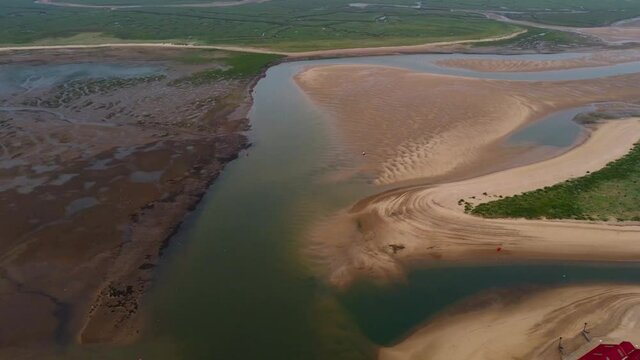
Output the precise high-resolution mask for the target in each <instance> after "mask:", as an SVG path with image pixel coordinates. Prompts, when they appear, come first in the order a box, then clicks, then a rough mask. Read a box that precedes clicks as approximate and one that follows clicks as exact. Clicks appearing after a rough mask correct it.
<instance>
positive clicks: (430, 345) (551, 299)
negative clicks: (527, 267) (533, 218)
mask: <svg viewBox="0 0 640 360" xmlns="http://www.w3.org/2000/svg"><path fill="white" fill-rule="evenodd" d="M585 322H587V323H588V325H587V330H588V331H589V335H590V337H591V338H592V341H591V343H589V342H587V341H586V340H585V338H584V337H583V335H582V334H581V331H582V329H583V326H584V323H585ZM639 334H640V287H638V286H632V285H588V286H587V285H581V286H570V287H566V288H561V289H550V290H544V291H531V290H529V289H525V290H521V291H517V292H507V291H502V292H497V293H493V294H486V295H484V296H480V297H477V298H475V299H473V300H471V301H466V302H465V303H464V304H460V305H458V306H456V307H454V308H453V309H450V310H449V311H448V312H445V313H443V314H441V315H439V316H438V317H436V318H435V319H433V320H432V321H430V322H429V323H428V324H427V325H426V326H425V327H424V328H422V329H420V330H418V331H416V332H415V333H414V334H412V335H410V336H409V337H408V338H407V339H406V340H404V341H401V342H400V343H399V344H397V345H395V346H392V347H389V348H383V349H381V350H380V353H379V359H381V360H410V359H429V360H449V359H473V360H490V359H498V358H499V359H523V360H529V359H531V360H533V359H561V358H562V357H561V356H560V353H559V351H558V339H559V338H560V337H563V341H562V345H563V347H564V348H565V354H566V355H567V356H566V357H564V359H567V360H575V359H577V358H579V357H580V356H582V355H584V354H585V353H586V352H588V351H589V350H591V349H592V348H593V347H595V346H596V345H597V344H598V343H599V342H600V341H602V342H612V343H619V342H621V341H624V340H628V341H631V342H634V343H636V344H637V343H639V342H640V335H639Z"/></svg>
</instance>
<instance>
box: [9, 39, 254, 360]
mask: <svg viewBox="0 0 640 360" xmlns="http://www.w3.org/2000/svg"><path fill="white" fill-rule="evenodd" d="M190 51H193V50H177V49H154V50H149V49H135V48H126V49H85V50H77V49H76V50H73V51H69V50H49V51H31V52H28V51H20V52H8V53H4V54H2V55H1V56H0V66H2V65H7V64H11V65H17V64H19V65H38V64H47V65H52V64H73V63H86V62H91V61H94V62H95V61H96V59H100V60H99V62H101V63H117V64H126V65H145V66H147V65H149V64H152V65H158V66H162V67H164V69H165V75H162V76H158V77H152V78H148V79H143V80H140V81H129V82H124V83H122V82H115V83H113V82H111V83H102V82H98V85H97V86H98V87H97V88H96V87H95V86H94V85H95V83H93V85H91V86H94V87H91V86H90V84H89V85H88V84H87V83H83V82H82V81H75V82H74V81H70V82H66V83H64V84H63V85H64V86H60V85H52V86H49V87H46V86H45V87H40V88H35V89H31V90H25V91H17V92H14V93H12V94H10V96H8V97H3V98H2V99H1V100H0V107H2V108H3V109H4V110H3V111H0V145H1V146H0V150H1V152H0V165H1V166H0V201H1V202H2V203H3V204H4V206H3V207H1V208H0V222H1V224H2V228H3V232H2V236H1V237H0V254H2V255H1V256H0V317H2V318H3V319H10V320H11V321H2V322H0V357H4V356H12V354H14V353H17V352H21V351H22V350H24V349H30V351H32V350H33V349H36V348H43V349H46V348H48V347H50V346H52V345H65V344H68V343H70V342H79V343H98V342H117V343H126V342H130V341H133V340H134V339H135V338H136V336H137V335H138V334H139V333H140V331H141V329H142V323H143V320H144V316H143V315H142V313H143V311H141V309H142V305H141V300H142V297H143V295H144V293H145V292H146V291H147V290H148V289H149V287H150V285H151V282H152V279H153V270H154V267H155V266H156V265H157V264H158V261H159V258H160V256H161V254H162V250H163V248H164V247H166V246H167V245H168V241H169V239H170V237H171V235H172V234H173V233H174V232H175V231H176V229H177V228H178V227H179V226H180V224H181V222H182V221H183V219H184V217H185V215H186V214H187V213H188V212H189V211H191V210H192V209H194V207H195V206H196V204H197V203H198V202H199V200H200V199H201V197H202V196H203V194H204V193H205V191H206V190H207V188H208V186H209V185H210V184H211V182H212V181H214V180H215V178H216V177H217V176H218V175H219V174H220V172H221V171H222V170H223V168H224V165H225V164H226V163H228V162H229V161H231V160H233V159H234V158H236V157H237V156H238V153H239V152H240V151H241V150H242V149H244V148H246V147H247V146H248V142H247V138H246V137H245V136H244V135H243V132H244V131H245V130H247V129H248V120H247V118H246V115H247V112H248V110H249V108H250V104H251V95H250V93H251V90H252V88H253V85H254V84H255V82H256V79H249V78H247V79H238V80H219V81H215V82H211V83H208V84H204V85H198V86H194V85H189V84H186V85H185V84H182V85H179V86H175V85H172V83H171V82H172V80H175V79H178V78H181V77H184V76H186V75H189V74H191V73H193V72H196V71H200V70H202V69H203V68H211V67H212V66H216V65H215V62H214V63H211V64H206V65H193V64H188V63H185V62H183V61H182V60H181V59H183V58H184V57H185V56H188V55H190V54H189V52H190ZM217 55H218V56H220V57H224V56H226V55H225V53H224V52H220V53H219V54H217ZM114 84H115V85H114Z"/></svg>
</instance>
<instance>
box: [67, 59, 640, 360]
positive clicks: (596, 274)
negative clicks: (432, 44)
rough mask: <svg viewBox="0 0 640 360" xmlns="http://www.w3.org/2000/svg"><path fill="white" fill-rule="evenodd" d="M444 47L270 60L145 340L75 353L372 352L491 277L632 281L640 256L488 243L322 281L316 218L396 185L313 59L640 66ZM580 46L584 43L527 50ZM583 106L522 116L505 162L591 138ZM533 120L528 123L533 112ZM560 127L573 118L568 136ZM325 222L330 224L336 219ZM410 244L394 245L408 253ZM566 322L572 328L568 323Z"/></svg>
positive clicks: (189, 229) (495, 281) (155, 301)
mask: <svg viewBox="0 0 640 360" xmlns="http://www.w3.org/2000/svg"><path fill="white" fill-rule="evenodd" d="M447 56H449V55H420V56H418V55H416V56H393V57H378V58H359V59H339V60H322V61H309V62H292V63H284V64H280V65H277V66H275V67H273V68H271V69H269V71H268V72H267V74H266V77H265V78H264V79H262V80H261V81H260V82H259V83H258V85H257V86H256V88H255V92H254V104H253V107H252V110H251V113H250V116H249V117H250V120H251V123H252V130H251V131H250V132H249V141H250V142H251V143H252V147H251V148H250V149H249V150H248V151H246V152H244V153H242V154H241V156H240V158H239V159H238V160H237V161H235V162H233V163H231V164H230V165H229V166H228V167H227V168H226V170H225V172H224V173H223V174H222V175H221V176H220V177H219V178H218V180H217V181H216V183H214V185H213V186H212V188H211V189H210V191H209V193H208V194H207V195H206V197H205V199H204V201H203V202H202V203H201V204H200V206H199V207H198V209H197V210H196V211H195V212H194V213H193V214H192V215H191V216H190V218H189V219H188V221H187V222H186V223H185V224H184V226H183V227H182V230H180V232H179V233H178V234H177V235H176V236H175V237H174V239H173V240H172V244H173V245H172V247H171V248H170V251H169V253H168V256H166V257H165V259H164V261H163V263H162V265H161V266H160V268H159V271H158V273H157V276H158V281H157V283H156V286H155V288H154V289H153V291H152V292H151V293H150V294H149V296H148V298H147V300H148V308H149V311H150V316H149V318H148V319H149V323H148V324H147V325H146V326H145V332H144V334H143V336H142V338H141V340H140V341H139V342H138V343H136V344H134V345H130V346H124V347H116V348H114V347H109V348H104V347H101V346H95V347H88V348H87V347H83V348H72V349H70V350H69V351H70V353H71V354H74V355H75V354H77V355H78V357H82V355H83V354H87V352H90V353H91V354H102V356H103V357H104V358H122V356H137V357H141V358H157V359H175V358H208V357H214V358H218V357H219V358H229V359H253V358H260V359H289V358H291V359H295V358H305V359H313V358H319V359H325V358H332V359H367V358H374V357H376V351H377V350H376V348H377V347H378V346H388V345H391V344H394V343H396V342H398V341H400V340H401V339H402V338H404V337H405V336H407V335H409V334H410V333H412V332H413V331H414V330H415V329H416V327H418V326H420V325H421V324H423V323H424V322H425V321H427V320H429V319H430V318H432V317H434V316H437V314H438V313H440V312H441V311H443V310H445V309H447V308H449V307H450V306H451V305H453V304H461V306H462V308H453V309H452V310H451V311H453V312H454V313H456V312H460V313H464V310H460V309H464V308H465V304H466V302H465V299H467V298H469V297H472V300H473V298H474V297H475V296H483V295H482V294H491V291H492V290H493V289H503V292H502V293H500V294H502V295H500V297H501V298H504V299H508V298H510V296H511V295H513V296H514V297H515V299H517V298H518V294H519V293H521V291H522V288H523V287H525V288H526V289H533V290H536V291H537V290H539V289H540V288H541V287H543V288H544V287H548V286H557V285H571V284H583V283H593V282H597V283H601V282H605V283H633V282H634V281H635V279H636V278H637V274H638V268H637V265H636V264H634V263H631V262H628V263H624V264H619V263H618V264H616V263H610V264H602V263H599V264H591V263H578V262H575V263H567V262H566V261H563V262H562V264H561V265H559V264H557V263H556V262H555V261H553V260H550V261H530V262H527V263H524V264H522V263H520V264H516V263H513V262H511V261H509V260H508V259H505V260H502V259H501V258H496V257H495V256H493V254H492V255H490V256H489V257H491V259H490V260H491V261H490V263H487V262H483V261H480V262H481V264H469V263H467V264H466V265H464V266H462V265H461V264H456V263H455V262H452V263H447V262H445V261H443V262H442V263H441V264H440V265H442V266H436V267H433V266H431V265H430V264H425V263H423V262H421V261H419V259H414V260H415V261H413V260H412V261H408V262H407V263H405V264H403V267H404V266H406V269H405V270H406V273H405V274H404V276H403V277H402V278H401V279H400V281H398V282H394V283H391V284H386V285H380V284H378V283H376V282H370V281H369V280H367V279H364V280H357V281H355V282H354V283H353V284H352V286H351V287H348V288H344V289H336V288H335V287H333V286H331V285H330V284H329V283H327V281H326V278H325V277H324V276H323V275H324V274H323V272H322V269H323V267H322V266H323V264H322V263H321V261H320V262H315V261H314V260H317V258H316V256H315V255H317V253H315V252H314V251H312V250H313V249H311V251H310V249H309V247H308V235H309V229H310V228H313V227H314V225H315V224H317V223H318V222H322V221H324V220H326V219H328V218H331V216H332V215H333V214H335V213H336V212H340V211H341V209H344V208H349V207H351V206H352V205H353V204H354V203H357V202H358V201H359V200H361V199H363V198H366V197H368V196H372V195H375V194H379V193H382V192H383V191H393V190H394V188H395V185H394V184H393V183H387V184H383V183H379V182H376V178H377V175H378V173H377V172H376V171H375V168H374V167H372V166H370V165H368V164H367V162H368V161H370V160H369V159H370V157H373V156H375V154H374V152H375V150H372V149H370V148H363V147H362V146H356V147H354V146H353V142H352V141H350V140H349V135H348V133H345V132H344V131H343V130H342V129H341V125H340V124H338V123H337V122H336V120H335V118H333V114H332V113H331V112H330V111H329V112H327V111H325V110H323V109H322V107H319V106H317V103H316V102H314V101H315V100H314V99H313V96H308V95H307V94H304V93H303V92H302V91H301V89H300V88H299V87H298V86H297V85H296V83H295V82H294V77H295V76H296V75H298V74H300V73H301V72H302V71H304V70H306V69H309V68H310V67H313V66H318V65H342V64H351V65H353V64H360V65H367V64H373V65H385V66H392V67H396V68H404V69H409V70H412V71H417V72H425V73H427V72H428V73H430V72H431V70H433V71H434V72H437V73H439V74H441V75H446V76H451V75H454V76H470V77H474V76H475V77H478V78H484V79H487V78H488V79H492V80H507V81H551V80H563V81H579V80H586V81H589V80H591V79H595V78H598V79H602V81H609V80H607V79H604V78H606V77H608V76H615V75H623V74H633V73H636V72H638V70H639V66H640V65H638V63H636V62H631V63H624V64H616V65H611V66H600V67H595V68H590V69H588V70H585V69H568V70H563V71H542V72H535V73H532V72H527V73H519V72H512V73H499V74H498V73H488V72H470V71H468V70H461V69H446V68H444V67H439V66H437V65H435V64H434V63H433V62H434V61H435V60H436V59H442V58H447ZM572 56H573V57H576V56H579V55H575V54H568V55H544V56H542V55H536V56H523V57H522V58H534V59H541V60H544V59H556V58H563V57H566V58H570V57H572ZM450 57H454V58H455V57H461V55H451V56H450ZM493 58H507V57H495V56H494V57H493ZM514 58H516V57H508V59H514ZM572 106H573V105H572ZM579 110H582V109H579ZM586 110H587V111H588V110H589V109H586ZM575 113H576V111H568V112H567V113H565V114H564V116H562V115H563V113H560V114H559V115H558V114H555V116H556V117H555V119H557V120H558V122H559V123H561V124H560V125H558V126H557V127H554V126H553V125H555V124H551V125H546V126H551V127H547V128H545V131H541V130H540V129H539V128H538V129H535V128H534V129H533V130H531V129H530V128H528V127H527V126H524V125H523V126H518V127H516V128H515V129H514V130H512V131H510V132H509V133H508V136H506V137H504V138H503V139H502V140H503V142H504V143H502V144H501V145H500V146H503V147H505V148H507V149H511V150H513V148H514V147H517V146H525V147H526V149H528V150H532V149H533V150H535V149H538V150H539V148H542V149H544V151H540V152H538V153H536V154H537V155H536V156H535V157H534V158H527V157H526V156H525V153H528V150H527V152H518V151H512V152H509V151H510V150H506V151H507V152H506V153H505V154H510V156H511V157H512V159H511V160H513V161H508V162H504V163H503V164H502V167H503V168H509V167H512V166H516V165H522V164H532V163H535V162H538V161H540V160H543V159H548V158H550V157H554V156H557V155H560V154H564V153H567V154H569V153H570V150H571V149H573V146H576V145H578V144H580V143H581V142H583V141H585V139H584V131H587V130H581V131H576V129H575V128H573V127H571V126H567V123H566V122H567V121H570V120H571V118H573V116H574V115H575ZM553 116H554V114H552V113H550V114H549V117H550V118H552V119H553V118H554V117H553ZM535 120H537V119H532V120H531V122H529V124H532V123H533V124H534V125H531V126H535ZM550 121H551V122H553V121H552V120H550ZM620 124H622V123H620ZM623 125H624V124H623ZM623 125H615V126H614V127H613V128H611V129H615V128H618V129H619V130H624V128H619V126H623ZM624 126H632V125H624ZM629 129H631V128H629ZM559 131H562V132H565V131H566V134H565V136H564V137H562V139H560V140H558V137H557V135H558V134H557V133H558V132H559ZM605 132H606V131H605ZM545 133H548V134H549V137H546V136H545ZM596 133H597V130H596ZM538 145H540V146H538ZM362 151H365V153H366V155H365V156H362V155H361V152H362ZM536 151H537V150H536ZM568 151H569V152H568ZM385 154H386V153H382V154H381V155H380V156H384V155H385ZM386 155H388V154H386ZM482 172H483V170H482V169H479V168H471V169H470V170H469V172H467V173H465V174H463V173H460V174H458V175H457V176H458V177H459V178H460V179H464V178H465V177H469V176H475V175H477V174H481V173H482ZM416 181H419V179H417V180H416ZM433 181H434V182H437V180H433ZM365 225H366V224H365ZM320 235H321V236H322V234H320ZM325 235H326V237H327V238H329V237H331V236H332V233H331V232H327V233H325ZM403 251H405V249H398V253H399V254H402V253H403ZM491 251H493V252H495V247H493V246H492V247H491ZM392 252H393V251H391V250H389V253H392ZM481 260H482V259H481ZM491 263H497V265H495V264H491ZM533 290H531V291H533ZM508 294H511V295H508ZM514 301H515V300H514ZM444 314H445V315H444V316H446V314H447V313H444ZM569 335H573V334H567V335H565V336H569ZM549 336H550V337H551V336H552V335H549ZM553 336H554V338H555V334H554V335H553ZM560 336H562V335H560Z"/></svg>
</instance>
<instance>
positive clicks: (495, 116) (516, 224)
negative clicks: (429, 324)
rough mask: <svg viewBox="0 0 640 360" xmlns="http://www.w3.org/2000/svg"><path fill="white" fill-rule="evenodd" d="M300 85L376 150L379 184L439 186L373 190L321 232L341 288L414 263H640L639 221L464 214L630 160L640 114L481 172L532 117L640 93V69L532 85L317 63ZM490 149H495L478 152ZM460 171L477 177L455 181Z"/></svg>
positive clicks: (316, 248) (349, 137)
mask: <svg viewBox="0 0 640 360" xmlns="http://www.w3.org/2000/svg"><path fill="white" fill-rule="evenodd" d="M297 81H298V84H299V85H300V86H301V87H302V88H303V89H304V90H305V91H306V92H307V93H308V94H309V96H310V97H311V99H313V100H314V101H315V102H316V103H317V104H319V106H320V107H321V108H322V109H325V110H326V111H327V112H328V113H329V114H330V115H331V117H332V118H333V119H334V120H335V126H336V128H337V129H338V133H339V134H342V136H344V139H345V142H347V143H348V144H350V145H351V146H353V151H366V153H367V155H366V157H365V159H363V162H364V163H365V165H364V169H365V171H367V170H368V171H376V172H377V174H378V176H377V179H378V182H379V183H380V184H388V185H389V184H398V183H399V182H403V181H407V180H413V181H414V182H416V183H423V184H424V183H426V184H429V183H433V182H434V181H432V180H433V178H436V179H437V180H438V182H439V183H440V184H439V185H415V186H408V187H400V188H396V189H395V190H389V191H388V192H385V193H382V194H379V195H376V196H372V197H371V198H368V199H365V200H362V201H360V202H359V203H357V204H355V205H354V206H353V207H352V208H350V209H347V210H345V211H344V212H343V213H340V214H337V215H335V216H334V217H332V218H329V219H327V220H326V221H323V222H322V223H320V224H319V225H318V226H317V228H314V229H312V231H311V235H310V237H311V239H312V240H311V242H312V245H311V246H310V252H311V254H312V256H313V257H314V259H315V260H316V261H317V262H318V268H319V271H320V272H323V274H324V276H325V277H326V278H327V279H328V280H329V281H330V282H332V283H333V284H335V285H338V286H347V285H348V284H349V283H350V282H351V281H353V279H354V278H357V277H359V276H367V277H372V278H374V279H382V280H384V279H389V278H394V279H397V278H398V277H402V274H403V271H404V270H403V269H404V267H405V266H406V265H407V264H411V263H413V262H419V263H421V264H425V263H427V264H432V265H437V264H445V263H446V262H447V261H465V262H483V261H498V262H499V261H515V260H533V259H535V260H550V259H555V260H558V259H562V260H569V259H571V260H632V259H635V258H637V256H638V254H640V245H639V244H638V242H637V239H638V236H640V235H639V234H640V226H637V225H625V226H622V225H619V224H615V223H611V224H609V223H601V224H596V223H586V222H568V221H557V222H556V221H554V222H551V221H524V220H487V219H481V218H477V217H473V216H470V215H467V214H465V213H464V207H463V205H461V204H460V203H459V201H460V200H461V199H462V200H464V201H468V202H471V203H473V204H477V203H480V202H484V201H490V200H492V199H495V198H497V197H499V196H508V195H513V194H518V193H521V192H523V191H528V190H534V189H537V188H540V187H543V186H547V185H552V184H555V183H558V182H561V181H564V180H566V179H568V178H571V177H576V176H581V175H583V174H585V173H586V172H587V171H595V170H597V169H599V168H601V167H603V166H604V165H605V164H606V163H607V162H609V161H612V160H615V159H617V158H619V157H621V156H622V155H624V154H625V153H626V152H628V150H629V149H630V148H631V147H632V145H633V144H634V143H635V142H636V141H638V140H639V138H640V122H638V120H637V119H627V120H615V121H611V122H607V123H602V124H599V125H598V126H594V127H592V130H591V131H592V132H591V134H590V136H589V137H588V139H587V140H586V141H585V142H584V143H583V144H582V145H581V146H578V147H575V148H574V149H572V150H571V151H569V152H567V153H564V154H563V155H560V156H558V157H555V158H552V159H549V160H545V161H542V162H538V163H533V164H530V165H526V166H522V167H516V168H511V169H507V170H502V171H498V172H493V173H491V174H488V175H483V176H479V177H478V174H479V173H481V172H482V171H483V170H484V169H485V166H486V165H485V164H486V162H487V161H488V162H489V163H491V162H495V161H496V160H495V159H498V155H499V154H500V153H499V152H498V153H491V150H492V149H495V148H494V147H492V146H495V144H496V143H500V142H501V141H502V140H503V139H504V138H505V136H507V135H508V134H510V133H512V132H513V131H514V130H516V129H518V128H520V127H521V126H522V125H523V124H526V123H528V122H531V121H534V120H536V119H539V118H541V117H543V116H544V115H545V114H548V113H549V112H550V111H556V110H559V109H562V108H567V107H573V106H578V105H582V104H587V103H592V102H596V101H607V100H624V99H627V100H634V99H635V98H636V96H637V86H636V85H635V84H637V81H638V75H631V76H624V77H611V78H601V79H594V80H581V81H558V82H527V81H497V80H483V79H469V78H460V77H452V76H442V75H432V74H419V73H412V72H410V71H405V70H399V69H393V68H381V67H372V66H330V67H318V68H312V69H310V70H307V71H306V72H304V73H302V74H301V75H299V76H298V77H297ZM416 104H418V105H416ZM487 152H489V154H491V155H493V156H484V157H483V156H480V155H478V154H483V153H484V154H485V155H486V154H487ZM507 167H509V166H507ZM450 174H458V177H461V175H460V174H464V176H462V177H463V178H467V179H468V180H462V181H455V182H451V178H449V179H447V177H448V176H450ZM418 180H419V181H418ZM485 193H486V195H485ZM603 238H607V239H608V240H607V243H606V246H603V245H604V244H603V243H602V241H601V240H602V239H603ZM497 248H500V249H501V251H500V252H497V251H496V249H497Z"/></svg>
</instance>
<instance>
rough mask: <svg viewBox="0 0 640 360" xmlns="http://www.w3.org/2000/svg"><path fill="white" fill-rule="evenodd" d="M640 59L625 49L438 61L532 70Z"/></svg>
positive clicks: (502, 69)
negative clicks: (532, 57)
mask: <svg viewBox="0 0 640 360" xmlns="http://www.w3.org/2000/svg"><path fill="white" fill-rule="evenodd" d="M638 60H640V51H638V50H623V51H606V52H597V53H593V54H589V55H585V56H580V57H576V58H573V59H562V60H525V59H519V60H504V59H480V58H475V59H474V58H470V57H465V58H459V59H447V60H440V61H437V62H436V63H437V64H438V65H440V66H447V67H454V68H462V69H469V70H475V71H485V72H531V71H549V70H564V69H575V68H587V67H597V66H606V65H612V64H620V63H625V62H632V61H638Z"/></svg>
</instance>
